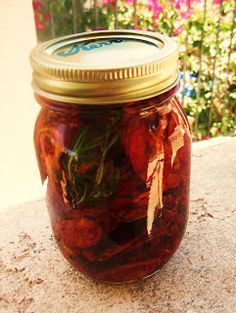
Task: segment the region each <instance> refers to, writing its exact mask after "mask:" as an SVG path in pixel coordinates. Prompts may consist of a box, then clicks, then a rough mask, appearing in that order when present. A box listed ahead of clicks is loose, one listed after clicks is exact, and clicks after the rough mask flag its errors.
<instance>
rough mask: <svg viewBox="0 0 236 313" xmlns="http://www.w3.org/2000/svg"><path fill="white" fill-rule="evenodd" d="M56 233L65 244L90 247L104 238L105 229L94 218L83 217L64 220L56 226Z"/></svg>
mask: <svg viewBox="0 0 236 313" xmlns="http://www.w3.org/2000/svg"><path fill="white" fill-rule="evenodd" d="M55 234H56V236H57V238H58V239H59V241H62V242H63V243H64V244H65V245H68V246H72V247H79V248H89V247H92V246H94V245H96V244H97V243H98V242H99V241H100V240H101V238H102V235H103V231H102V229H101V227H100V226H99V225H98V223H96V222H95V221H94V220H92V219H90V218H88V217H81V218H79V219H77V220H63V221H61V222H60V223H58V224H57V225H56V226H55Z"/></svg>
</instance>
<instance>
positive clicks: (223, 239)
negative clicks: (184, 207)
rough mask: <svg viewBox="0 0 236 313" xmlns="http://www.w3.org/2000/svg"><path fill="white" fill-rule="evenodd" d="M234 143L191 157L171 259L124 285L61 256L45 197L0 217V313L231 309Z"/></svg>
mask: <svg viewBox="0 0 236 313" xmlns="http://www.w3.org/2000/svg"><path fill="white" fill-rule="evenodd" d="M235 187H236V138H227V139H226V140H218V141H217V140H216V141H214V144H212V142H211V141H209V145H206V144H205V143H204V144H201V145H198V148H197V149H196V148H195V145H194V153H193V158H192V185H191V206H190V219H189V224H188V227H187V231H186V235H185V238H184V240H183V242H182V244H181V247H180V248H179V250H178V252H177V253H176V255H175V256H174V258H173V259H172V260H171V261H170V262H169V263H168V264H167V265H166V266H164V267H163V268H162V269H161V270H160V272H159V273H157V274H156V275H154V276H152V277H151V278H149V279H147V280H145V281H141V282H138V283H133V284H128V285H108V284H102V283H97V282H94V281H92V280H90V279H88V278H86V277H84V276H83V275H82V274H80V273H78V272H75V271H74V270H73V269H72V268H71V267H70V266H69V265H68V263H67V262H66V261H65V260H64V259H63V257H62V256H61V254H60V253H59V251H58V249H57V248H56V246H55V243H54V240H53V238H52V235H51V229H50V226H49V220H48V215H47V210H46V208H45V204H44V201H43V200H39V201H36V202H32V203H28V204H25V205H23V206H18V207H12V208H11V209H5V210H3V211H2V212H0V233H1V236H0V253H1V258H0V313H45V312H47V313H65V312H66V313H126V312H127V313H234V312H236V309H235V308H236V296H235V295H236V280H235V277H236V257H235V256H236V192H235V190H236V189H235Z"/></svg>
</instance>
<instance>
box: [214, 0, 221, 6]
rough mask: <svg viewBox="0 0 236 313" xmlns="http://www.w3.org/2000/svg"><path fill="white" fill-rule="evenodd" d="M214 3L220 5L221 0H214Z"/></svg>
mask: <svg viewBox="0 0 236 313" xmlns="http://www.w3.org/2000/svg"><path fill="white" fill-rule="evenodd" d="M213 3H214V4H216V5H220V3H221V0H213Z"/></svg>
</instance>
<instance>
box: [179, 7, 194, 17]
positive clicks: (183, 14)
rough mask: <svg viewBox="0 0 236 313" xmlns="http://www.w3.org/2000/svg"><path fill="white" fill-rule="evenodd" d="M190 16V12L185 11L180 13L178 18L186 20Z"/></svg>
mask: <svg viewBox="0 0 236 313" xmlns="http://www.w3.org/2000/svg"><path fill="white" fill-rule="evenodd" d="M191 15H192V10H191V9H190V10H187V11H185V12H181V13H180V17H181V18H183V19H187V18H189V17H190V16H191Z"/></svg>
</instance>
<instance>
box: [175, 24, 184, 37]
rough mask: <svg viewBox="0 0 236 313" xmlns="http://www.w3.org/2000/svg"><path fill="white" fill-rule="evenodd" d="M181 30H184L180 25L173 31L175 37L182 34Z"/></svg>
mask: <svg viewBox="0 0 236 313" xmlns="http://www.w3.org/2000/svg"><path fill="white" fill-rule="evenodd" d="M183 30H184V25H180V26H179V27H177V28H176V29H175V30H174V35H176V36H177V35H179V34H180V33H182V31H183Z"/></svg>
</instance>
